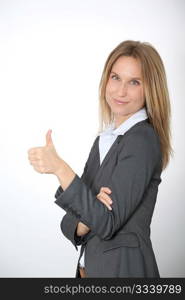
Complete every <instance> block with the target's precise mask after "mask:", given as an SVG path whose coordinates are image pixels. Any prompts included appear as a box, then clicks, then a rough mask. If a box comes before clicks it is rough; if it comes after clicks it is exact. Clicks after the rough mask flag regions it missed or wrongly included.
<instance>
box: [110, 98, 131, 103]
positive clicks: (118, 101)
mask: <svg viewBox="0 0 185 300" xmlns="http://www.w3.org/2000/svg"><path fill="white" fill-rule="evenodd" d="M113 100H114V102H116V103H117V104H126V103H128V102H126V101H120V100H118V99H113Z"/></svg>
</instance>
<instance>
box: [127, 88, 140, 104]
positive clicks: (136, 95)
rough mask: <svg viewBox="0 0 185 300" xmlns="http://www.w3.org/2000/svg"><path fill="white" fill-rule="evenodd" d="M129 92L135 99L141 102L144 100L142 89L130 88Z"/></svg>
mask: <svg viewBox="0 0 185 300" xmlns="http://www.w3.org/2000/svg"><path fill="white" fill-rule="evenodd" d="M129 94H130V96H131V97H132V99H133V100H135V101H139V102H143V100H144V93H143V89H132V90H130V92H129Z"/></svg>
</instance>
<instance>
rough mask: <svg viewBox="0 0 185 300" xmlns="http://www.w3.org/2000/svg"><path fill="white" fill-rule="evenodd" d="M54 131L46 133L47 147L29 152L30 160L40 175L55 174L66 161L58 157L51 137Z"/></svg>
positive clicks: (32, 149)
mask: <svg viewBox="0 0 185 300" xmlns="http://www.w3.org/2000/svg"><path fill="white" fill-rule="evenodd" d="M51 133H52V130H48V132H47V133H46V145H45V146H44V147H36V148H31V149H29V150H28V159H29V161H30V164H31V165H32V166H33V168H34V169H35V171H37V172H38V173H46V174H54V175H56V174H57V172H58V170H59V169H61V168H62V165H63V163H64V161H63V160H62V159H61V158H60V157H59V156H58V154H57V152H56V150H55V146H54V144H53V140H52V137H51Z"/></svg>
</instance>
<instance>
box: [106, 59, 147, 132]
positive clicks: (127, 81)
mask: <svg viewBox="0 0 185 300" xmlns="http://www.w3.org/2000/svg"><path fill="white" fill-rule="evenodd" d="M105 97H106V102H107V103H108V105H109V107H110V109H111V111H112V112H113V114H114V117H115V127H116V128H117V127H118V126H119V125H120V124H121V123H122V122H124V121H125V120H127V119H128V118H129V117H131V116H132V115H133V114H134V113H135V112H137V111H138V110H139V109H141V108H143V107H144V105H145V97H144V91H143V81H142V73H141V63H140V61H139V60H137V59H135V58H134V57H130V56H121V57H119V58H118V59H117V60H116V62H115V63H114V64H113V66H112V69H111V73H110V75H109V78H108V82H107V85H106V93H105Z"/></svg>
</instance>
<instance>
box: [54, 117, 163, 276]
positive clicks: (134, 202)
mask: <svg viewBox="0 0 185 300" xmlns="http://www.w3.org/2000/svg"><path fill="white" fill-rule="evenodd" d="M98 142H99V136H97V137H96V139H95V141H94V143H93V145H92V147H91V151H90V153H89V157H88V159H87V162H86V164H85V167H84V172H83V174H82V176H81V178H80V177H79V176H78V175H77V174H76V175H75V177H74V179H73V181H72V182H71V184H70V185H69V186H68V187H67V189H65V191H63V189H62V187H61V186H59V187H58V189H57V191H56V194H55V198H56V201H55V203H56V204H57V205H59V206H60V207H61V208H62V209H64V210H65V211H66V212H67V213H66V214H65V215H64V217H63V219H62V222H61V230H62V232H63V234H64V235H65V237H66V238H68V239H69V240H70V241H71V242H72V244H73V245H74V246H75V248H76V249H77V250H78V247H77V246H78V245H82V247H81V251H80V255H79V259H78V263H77V268H76V274H75V277H76V278H80V275H79V260H80V258H81V256H82V253H83V250H84V247H85V257H84V260H85V268H86V274H87V277H97V278H100V277H112V278H113V277H127V278H128V277H160V275H159V270H158V267H157V263H156V259H155V255H154V252H153V248H152V243H151V240H150V224H151V220H152V215H153V211H154V207H155V203H156V198H157V193H158V185H159V184H160V182H161V177H160V176H161V172H162V154H161V148H160V141H159V137H158V135H157V134H156V132H155V131H154V128H153V126H152V125H151V124H150V122H149V119H146V120H144V121H140V122H138V123H136V124H135V125H134V126H133V127H131V128H130V129H129V130H128V131H127V132H126V133H125V134H124V135H119V136H118V137H117V138H116V140H115V141H114V143H113V144H112V146H111V148H110V149H109V151H108V152H107V154H106V156H105V158H104V160H103V162H102V164H101V165H100V156H99V143H98ZM102 186H107V187H109V188H110V189H111V191H112V193H111V194H110V197H111V199H112V201H113V203H112V210H111V211H110V210H108V208H107V207H106V206H105V205H104V204H103V203H102V202H101V201H100V200H98V199H97V198H96V195H97V194H98V193H99V191H100V188H101V187H102ZM79 221H81V222H83V223H84V224H86V225H87V226H88V227H89V228H90V229H91V230H90V231H89V232H88V233H87V234H86V235H84V236H81V237H78V236H77V235H76V228H77V224H78V222H79Z"/></svg>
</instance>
